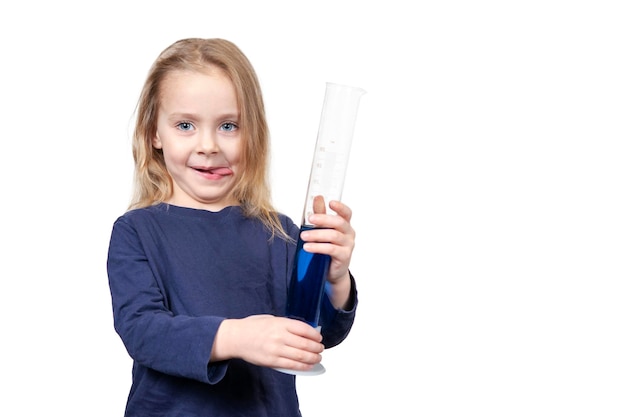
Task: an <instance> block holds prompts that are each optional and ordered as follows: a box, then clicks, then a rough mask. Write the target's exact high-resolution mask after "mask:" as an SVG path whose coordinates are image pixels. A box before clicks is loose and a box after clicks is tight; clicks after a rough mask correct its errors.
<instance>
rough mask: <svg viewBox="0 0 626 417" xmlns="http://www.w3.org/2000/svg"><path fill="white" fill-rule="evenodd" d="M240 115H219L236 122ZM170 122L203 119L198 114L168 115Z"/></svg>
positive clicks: (221, 117) (220, 117) (177, 113)
mask: <svg viewBox="0 0 626 417" xmlns="http://www.w3.org/2000/svg"><path fill="white" fill-rule="evenodd" d="M239 117H240V114H239V113H232V112H231V113H224V114H220V115H219V117H218V118H219V119H234V120H239ZM167 118H168V120H176V119H192V120H197V119H199V118H201V117H200V116H198V114H196V113H185V112H183V113H179V112H176V113H172V114H170V115H168V117H167Z"/></svg>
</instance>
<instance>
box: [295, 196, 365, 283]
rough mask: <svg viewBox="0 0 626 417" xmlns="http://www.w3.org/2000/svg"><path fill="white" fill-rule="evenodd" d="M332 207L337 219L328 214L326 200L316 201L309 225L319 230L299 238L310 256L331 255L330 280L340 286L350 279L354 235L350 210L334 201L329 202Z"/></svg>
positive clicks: (305, 232) (304, 233) (319, 198)
mask: <svg viewBox="0 0 626 417" xmlns="http://www.w3.org/2000/svg"><path fill="white" fill-rule="evenodd" d="M329 206H330V208H331V209H332V210H333V211H334V212H335V213H337V215H332V214H326V213H325V212H326V209H325V205H324V200H323V197H321V196H317V197H315V200H314V204H313V207H314V214H311V215H310V216H309V221H310V222H311V223H312V224H313V225H315V227H316V229H312V230H307V231H304V232H302V233H301V235H300V237H301V238H302V240H303V241H304V242H305V243H304V246H303V248H304V250H306V251H307V252H312V253H323V254H326V255H330V257H331V262H330V268H329V271H328V278H327V280H328V282H330V283H331V284H338V283H339V282H340V281H343V280H345V279H348V280H349V278H350V276H349V273H348V268H349V266H350V259H351V258H352V251H353V250H354V242H355V231H354V229H353V228H352V225H351V224H350V220H351V218H352V210H351V209H350V207H348V206H347V205H345V204H343V203H342V202H340V201H335V200H333V201H330V203H329Z"/></svg>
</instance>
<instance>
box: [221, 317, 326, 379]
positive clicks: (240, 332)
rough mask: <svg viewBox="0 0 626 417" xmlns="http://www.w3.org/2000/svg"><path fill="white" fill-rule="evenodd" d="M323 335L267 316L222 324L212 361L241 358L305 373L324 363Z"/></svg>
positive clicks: (296, 322) (302, 324) (304, 326)
mask: <svg viewBox="0 0 626 417" xmlns="http://www.w3.org/2000/svg"><path fill="white" fill-rule="evenodd" d="M321 342H322V336H321V334H320V333H319V332H318V331H317V330H315V329H314V328H313V327H311V326H310V325H308V324H307V323H305V322H302V321H299V320H294V319H289V318H286V317H275V316H271V315H267V314H262V315H255V316H249V317H246V318H243V319H227V320H224V321H223V322H222V324H221V325H220V328H219V330H218V332H217V335H216V337H215V342H214V343H213V351H212V353H211V361H219V360H225V359H231V358H240V359H243V360H245V361H246V362H249V363H252V364H255V365H259V366H267V367H272V368H286V369H294V370H298V371H306V370H310V369H311V368H313V365H315V364H317V363H319V362H321V360H322V356H321V353H322V351H323V350H324V345H323V344H322V343H321Z"/></svg>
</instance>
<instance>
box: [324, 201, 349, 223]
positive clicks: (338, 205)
mask: <svg viewBox="0 0 626 417" xmlns="http://www.w3.org/2000/svg"><path fill="white" fill-rule="evenodd" d="M329 206H330V208H331V209H333V211H334V212H335V213H337V214H338V215H340V216H341V217H343V218H344V219H346V220H347V221H350V219H351V218H352V210H351V209H350V207H348V206H347V205H345V204H344V203H342V202H341V201H337V200H332V201H330V203H329Z"/></svg>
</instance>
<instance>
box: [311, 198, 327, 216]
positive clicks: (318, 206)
mask: <svg viewBox="0 0 626 417" xmlns="http://www.w3.org/2000/svg"><path fill="white" fill-rule="evenodd" d="M313 213H317V214H326V203H325V202H324V196H321V195H316V196H315V197H313Z"/></svg>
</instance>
